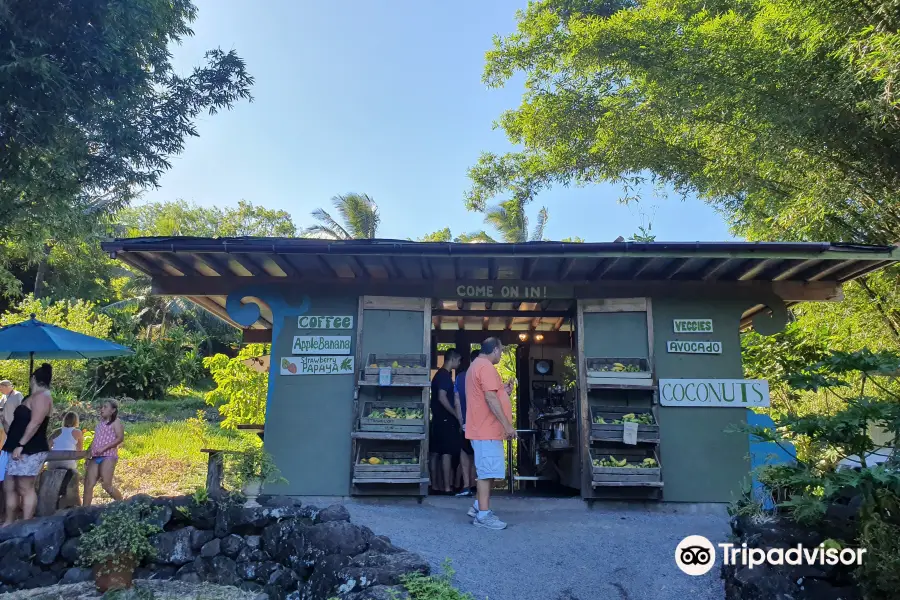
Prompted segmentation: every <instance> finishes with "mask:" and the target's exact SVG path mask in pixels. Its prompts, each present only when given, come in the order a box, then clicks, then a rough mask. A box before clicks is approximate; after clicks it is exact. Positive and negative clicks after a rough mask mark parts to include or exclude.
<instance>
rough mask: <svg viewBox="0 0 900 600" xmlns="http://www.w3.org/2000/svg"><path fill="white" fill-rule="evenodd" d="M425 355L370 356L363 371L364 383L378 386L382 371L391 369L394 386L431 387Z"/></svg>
mask: <svg viewBox="0 0 900 600" xmlns="http://www.w3.org/2000/svg"><path fill="white" fill-rule="evenodd" d="M427 360H428V357H427V356H426V355H425V354H370V355H369V357H368V360H367V361H366V366H365V368H364V369H363V371H362V381H363V383H369V384H375V385H377V384H378V381H379V375H380V372H381V369H382V368H384V367H390V369H391V383H392V384H407V385H430V384H431V373H430V372H429V370H428V362H427Z"/></svg>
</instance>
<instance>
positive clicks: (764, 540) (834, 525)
mask: <svg viewBox="0 0 900 600" xmlns="http://www.w3.org/2000/svg"><path fill="white" fill-rule="evenodd" d="M731 529H732V533H733V538H734V539H733V540H732V543H734V544H735V546H736V547H740V546H741V544H743V543H746V544H747V547H748V548H760V549H764V550H768V549H770V548H782V549H788V548H795V547H796V546H797V545H798V544H801V545H802V546H803V547H804V548H808V549H813V548H815V547H817V546H819V544H821V543H822V542H824V541H825V540H826V539H829V538H842V539H853V537H855V534H854V531H853V527H852V524H849V523H848V522H847V520H846V519H845V520H843V522H842V520H841V519H839V518H837V515H835V516H834V517H833V518H830V519H828V520H827V521H826V523H825V524H823V526H822V527H820V528H817V529H815V530H813V529H810V528H805V527H801V526H799V525H797V524H796V523H794V522H792V521H790V520H788V519H786V518H770V519H768V520H764V521H761V522H760V521H754V520H753V519H750V518H747V517H739V518H734V519H732V522H731ZM842 534H843V535H842ZM851 569H852V568H851V567H847V566H843V565H835V566H830V565H828V564H822V565H820V564H815V565H805V564H804V565H789V564H784V565H772V566H770V565H766V564H763V565H757V566H754V567H753V568H752V569H751V568H750V567H747V566H740V565H739V566H735V565H725V564H724V563H723V565H722V579H724V580H725V598H726V600H859V598H860V597H861V596H860V593H859V589H858V588H857V586H856V584H855V581H854V579H853V572H852V570H851Z"/></svg>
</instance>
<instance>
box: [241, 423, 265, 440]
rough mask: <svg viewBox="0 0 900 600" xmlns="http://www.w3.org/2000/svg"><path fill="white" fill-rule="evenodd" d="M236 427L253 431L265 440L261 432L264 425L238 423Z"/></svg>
mask: <svg viewBox="0 0 900 600" xmlns="http://www.w3.org/2000/svg"><path fill="white" fill-rule="evenodd" d="M237 428H238V429H240V430H242V431H255V432H256V435H258V436H259V439H261V440H263V441H265V439H264V437H263V434H264V433H265V430H266V426H265V425H238V426H237Z"/></svg>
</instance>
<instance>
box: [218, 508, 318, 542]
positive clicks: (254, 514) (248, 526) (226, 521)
mask: <svg viewBox="0 0 900 600" xmlns="http://www.w3.org/2000/svg"><path fill="white" fill-rule="evenodd" d="M307 513H308V511H305V510H304V508H302V507H299V506H275V507H268V506H258V507H256V508H246V507H244V506H242V505H235V504H231V505H229V506H228V507H227V508H220V509H219V511H218V513H217V514H216V525H215V532H216V537H225V536H226V535H228V534H232V533H236V534H239V535H255V534H257V533H259V531H260V530H262V529H263V528H265V527H267V526H269V525H271V524H272V523H274V522H276V521H283V520H285V519H295V518H298V517H302V516H304V515H305V514H307Z"/></svg>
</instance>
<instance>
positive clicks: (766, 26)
mask: <svg viewBox="0 0 900 600" xmlns="http://www.w3.org/2000/svg"><path fill="white" fill-rule="evenodd" d="M896 14H897V7H896V2H895V0H874V1H873V2H868V3H865V6H864V7H863V5H861V4H860V3H856V2H843V3H839V2H833V1H831V0H792V1H791V2H784V1H783V0H757V1H754V2H734V1H731V0H712V1H707V2H696V1H694V0H648V1H644V2H634V1H631V0H597V1H592V2H588V1H577V2H574V1H573V0H539V1H535V2H531V3H529V5H528V8H527V9H524V10H522V11H520V12H519V13H518V14H517V21H518V23H517V31H516V32H515V33H513V34H511V35H508V36H505V37H497V38H495V40H494V47H493V49H492V50H490V51H489V52H488V53H487V59H486V63H487V64H486V66H485V71H484V81H485V83H486V84H488V85H489V86H492V87H500V86H503V85H504V84H505V83H506V82H507V81H509V80H511V79H513V78H516V79H518V76H519V75H524V78H525V92H524V95H523V98H522V103H521V105H520V106H519V107H518V108H515V109H513V110H510V111H508V112H506V113H504V114H503V115H502V116H501V117H500V119H499V122H498V125H499V127H501V128H502V129H503V130H504V131H505V132H506V134H507V137H508V138H509V141H510V142H511V143H513V144H514V145H516V146H518V147H520V148H522V149H521V150H519V151H515V152H511V153H509V154H506V155H503V156H501V155H497V154H493V153H485V154H483V155H482V157H481V159H480V161H479V162H478V164H477V165H476V166H474V167H473V168H472V169H471V170H470V173H469V175H470V178H471V180H472V188H471V190H470V191H469V193H468V195H467V203H468V205H469V207H470V208H473V209H476V210H485V209H486V207H487V206H488V204H489V203H490V202H491V201H492V199H493V198H495V197H496V196H499V195H502V194H507V195H508V196H509V197H510V198H513V199H515V200H516V201H520V202H527V201H530V200H532V199H533V198H534V197H535V196H536V195H537V194H538V193H539V192H540V191H542V190H544V189H546V188H548V187H550V186H552V185H554V184H560V183H562V184H570V183H575V184H588V183H594V182H599V181H608V182H613V183H619V184H622V185H623V187H624V188H625V191H624V196H625V199H626V200H627V199H628V198H633V197H634V196H635V191H634V190H636V189H637V188H638V187H639V186H641V185H643V184H644V183H646V182H647V181H648V180H649V181H650V182H652V183H654V184H656V185H657V187H659V186H665V187H667V188H670V189H674V190H675V192H676V193H677V194H679V195H685V194H689V193H696V194H697V195H699V196H700V197H701V198H703V199H705V200H707V201H709V202H712V203H714V204H715V205H716V206H717V207H718V208H720V209H722V210H723V211H724V213H725V214H726V216H727V217H728V218H729V219H730V221H731V224H732V225H733V227H734V229H735V231H736V232H737V233H738V234H740V235H742V236H745V237H748V238H749V239H760V240H788V239H789V240H810V239H815V240H819V239H830V240H835V241H853V242H868V243H881V244H890V243H893V242H894V241H895V240H897V239H898V238H900V218H898V216H900V212H898V209H897V205H898V203H897V200H898V190H900V160H898V155H897V140H898V134H900V118H898V116H900V102H898V98H900V97H898V95H897V91H896V90H897V89H898V87H897V85H896V78H897V76H898V69H897V64H898V60H900V34H898V33H897V31H898V27H897V22H898V20H897V18H896Z"/></svg>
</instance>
